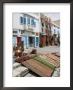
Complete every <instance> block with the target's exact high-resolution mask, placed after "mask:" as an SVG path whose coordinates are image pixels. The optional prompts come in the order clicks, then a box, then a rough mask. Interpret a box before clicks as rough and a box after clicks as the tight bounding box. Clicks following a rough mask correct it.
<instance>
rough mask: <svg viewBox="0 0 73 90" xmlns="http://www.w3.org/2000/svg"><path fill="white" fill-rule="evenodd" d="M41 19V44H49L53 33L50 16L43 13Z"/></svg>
mask: <svg viewBox="0 0 73 90" xmlns="http://www.w3.org/2000/svg"><path fill="white" fill-rule="evenodd" d="M40 20H41V33H40V46H49V45H50V34H51V33H50V32H51V27H50V18H48V17H47V16H45V15H44V14H42V13H41V14H40Z"/></svg>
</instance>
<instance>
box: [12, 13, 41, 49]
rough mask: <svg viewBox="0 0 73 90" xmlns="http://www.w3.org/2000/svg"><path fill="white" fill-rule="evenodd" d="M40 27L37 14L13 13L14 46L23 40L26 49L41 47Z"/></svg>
mask: <svg viewBox="0 0 73 90" xmlns="http://www.w3.org/2000/svg"><path fill="white" fill-rule="evenodd" d="M39 27H40V26H39V17H38V16H37V15H36V14H33V13H13V15H12V30H13V46H16V45H17V42H18V40H19V39H21V41H23V42H24V48H29V47H39Z"/></svg>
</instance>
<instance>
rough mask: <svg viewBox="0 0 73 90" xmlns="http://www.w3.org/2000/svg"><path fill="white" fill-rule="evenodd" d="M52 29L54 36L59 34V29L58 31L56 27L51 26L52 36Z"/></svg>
mask: <svg viewBox="0 0 73 90" xmlns="http://www.w3.org/2000/svg"><path fill="white" fill-rule="evenodd" d="M54 29H55V34H57V35H58V32H59V33H60V29H58V28H57V27H54V26H52V28H51V31H52V35H53V34H54Z"/></svg>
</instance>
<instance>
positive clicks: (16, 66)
mask: <svg viewBox="0 0 73 90" xmlns="http://www.w3.org/2000/svg"><path fill="white" fill-rule="evenodd" d="M19 66H21V63H18V62H15V63H14V64H13V69H15V68H18V67H19Z"/></svg>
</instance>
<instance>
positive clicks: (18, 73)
mask: <svg viewBox="0 0 73 90" xmlns="http://www.w3.org/2000/svg"><path fill="white" fill-rule="evenodd" d="M28 72H29V70H28V68H26V67H24V66H20V67H18V68H16V69H14V70H13V76H14V77H19V76H20V77H22V76H24V75H25V74H27V73H28Z"/></svg>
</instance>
